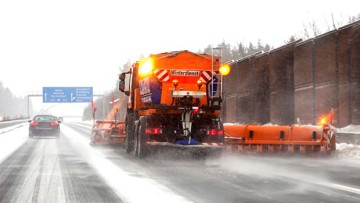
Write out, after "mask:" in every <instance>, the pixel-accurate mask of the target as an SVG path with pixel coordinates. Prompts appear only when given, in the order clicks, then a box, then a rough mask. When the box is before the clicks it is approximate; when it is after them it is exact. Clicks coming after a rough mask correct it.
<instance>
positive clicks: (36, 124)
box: [31, 121, 39, 127]
mask: <svg viewBox="0 0 360 203" xmlns="http://www.w3.org/2000/svg"><path fill="white" fill-rule="evenodd" d="M38 125H39V122H37V121H33V122H31V126H33V127H35V126H38Z"/></svg>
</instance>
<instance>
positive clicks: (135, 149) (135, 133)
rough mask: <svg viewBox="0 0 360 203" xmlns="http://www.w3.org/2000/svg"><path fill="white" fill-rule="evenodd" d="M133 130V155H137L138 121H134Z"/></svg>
mask: <svg viewBox="0 0 360 203" xmlns="http://www.w3.org/2000/svg"><path fill="white" fill-rule="evenodd" d="M134 125H135V131H134V145H133V146H134V149H133V151H132V152H133V155H134V156H135V157H137V156H138V154H139V153H138V149H139V136H138V134H139V133H138V132H139V121H135V124H134Z"/></svg>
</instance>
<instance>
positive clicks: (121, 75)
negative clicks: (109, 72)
mask: <svg viewBox="0 0 360 203" xmlns="http://www.w3.org/2000/svg"><path fill="white" fill-rule="evenodd" d="M125 78H126V75H125V73H121V74H120V75H119V80H120V81H125Z"/></svg>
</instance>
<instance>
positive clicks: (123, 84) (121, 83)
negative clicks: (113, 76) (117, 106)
mask: <svg viewBox="0 0 360 203" xmlns="http://www.w3.org/2000/svg"><path fill="white" fill-rule="evenodd" d="M119 90H120V92H125V81H124V80H120V81H119Z"/></svg>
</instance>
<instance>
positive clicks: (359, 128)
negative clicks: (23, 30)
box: [336, 125, 360, 134]
mask: <svg viewBox="0 0 360 203" xmlns="http://www.w3.org/2000/svg"><path fill="white" fill-rule="evenodd" d="M336 131H337V133H344V134H360V125H348V126H346V127H344V128H338V129H336Z"/></svg>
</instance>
